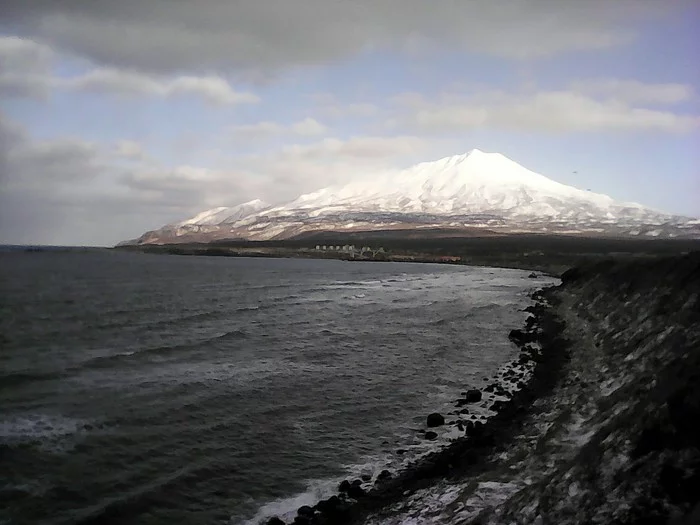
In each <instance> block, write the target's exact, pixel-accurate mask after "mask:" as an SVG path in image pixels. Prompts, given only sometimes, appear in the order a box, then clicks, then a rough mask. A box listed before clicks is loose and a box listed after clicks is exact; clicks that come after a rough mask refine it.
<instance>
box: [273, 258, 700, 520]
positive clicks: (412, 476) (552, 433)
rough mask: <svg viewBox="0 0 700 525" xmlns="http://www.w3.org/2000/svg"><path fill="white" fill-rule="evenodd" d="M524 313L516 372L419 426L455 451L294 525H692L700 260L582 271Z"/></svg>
mask: <svg viewBox="0 0 700 525" xmlns="http://www.w3.org/2000/svg"><path fill="white" fill-rule="evenodd" d="M533 299H535V304H534V305H533V306H530V307H528V311H529V312H530V313H531V314H532V315H531V316H530V317H529V318H528V320H527V324H526V326H525V327H523V328H522V329H520V330H513V331H512V332H511V334H510V337H511V340H512V341H513V342H514V343H515V344H517V345H518V346H519V347H520V349H521V353H520V355H519V357H518V359H517V360H516V361H514V362H512V363H510V364H509V365H508V366H506V367H505V368H504V369H503V370H501V372H500V373H499V374H498V376H497V377H495V378H492V379H493V380H492V381H491V382H489V384H488V385H487V386H486V387H485V388H480V389H476V388H467V389H465V392H464V393H463V396H462V397H461V398H460V399H458V400H455V409H454V410H453V411H451V412H450V413H448V414H430V415H426V416H427V417H426V430H425V438H426V439H431V438H433V434H431V432H433V429H434V428H435V427H437V426H442V425H443V424H444V425H452V426H453V427H455V428H456V429H457V430H458V431H459V432H460V434H462V435H461V437H459V438H457V439H455V440H454V441H453V442H452V443H450V444H449V445H447V446H446V447H445V448H443V449H442V450H440V451H438V452H434V453H431V454H429V455H427V456H425V457H423V458H421V459H419V460H417V461H416V462H415V463H413V464H411V465H410V466H408V467H407V468H406V469H404V470H403V471H401V472H389V471H382V472H380V473H375V475H374V476H371V477H369V476H368V477H367V479H358V480H347V481H346V482H343V483H342V484H341V486H339V488H338V494H337V495H335V496H332V497H331V498H328V499H326V500H324V501H321V502H318V503H317V504H316V505H315V506H313V507H311V506H309V507H302V508H300V509H299V510H298V513H297V516H296V518H295V519H294V521H293V523H295V524H298V525H304V524H318V525H322V524H336V523H337V524H343V523H376V524H380V523H382V524H387V525H390V524H397V525H398V524H401V523H415V524H420V523H426V524H427V523H450V524H453V523H454V524H461V523H464V524H467V523H475V524H480V525H485V524H487V523H488V524H501V523H503V524H511V523H518V524H525V523H532V524H538V525H539V524H542V525H545V524H549V523H551V524H583V523H600V524H608V523H613V524H617V525H627V524H629V525H631V524H638V523H643V524H656V523H673V524H674V525H690V524H694V523H700V505H699V504H698V501H700V496H698V495H699V494H700V450H699V449H698V446H699V445H698V444H700V254H691V255H687V256H680V257H669V258H661V259H645V260H636V261H625V262H614V261H607V262H601V263H596V264H592V265H588V266H583V267H579V268H576V269H572V270H570V271H568V272H566V273H565V274H564V275H563V277H562V285H561V286H558V287H554V288H549V289H546V290H542V291H540V292H537V293H536V294H535V295H534V297H533ZM465 386H467V387H468V386H469V385H465ZM474 403H481V404H484V403H485V404H487V407H488V408H489V409H490V410H491V413H492V415H491V417H489V418H488V419H487V420H486V421H485V422H484V421H483V420H481V419H480V418H476V417H474V418H473V415H472V414H471V413H470V406H472V404H474ZM267 523H268V524H269V525H281V524H282V523H284V522H283V521H282V520H280V519H278V518H271V519H270V520H269V521H268V522H267Z"/></svg>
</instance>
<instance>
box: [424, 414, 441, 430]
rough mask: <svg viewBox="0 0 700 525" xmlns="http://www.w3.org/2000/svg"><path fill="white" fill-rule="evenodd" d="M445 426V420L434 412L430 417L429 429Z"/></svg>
mask: <svg viewBox="0 0 700 525" xmlns="http://www.w3.org/2000/svg"><path fill="white" fill-rule="evenodd" d="M444 424H445V418H444V417H442V415H441V414H438V413H437V412H433V413H432V414H430V415H429V416H428V428H434V427H439V426H441V425H444Z"/></svg>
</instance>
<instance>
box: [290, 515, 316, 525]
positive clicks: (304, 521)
mask: <svg viewBox="0 0 700 525" xmlns="http://www.w3.org/2000/svg"><path fill="white" fill-rule="evenodd" d="M311 519H312V518H311V517H310V516H297V517H296V518H294V522H293V523H294V525H311Z"/></svg>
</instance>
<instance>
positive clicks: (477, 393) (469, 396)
mask: <svg viewBox="0 0 700 525" xmlns="http://www.w3.org/2000/svg"><path fill="white" fill-rule="evenodd" d="M481 397H482V395H481V390H478V389H476V388H472V389H471V390H467V391H466V392H465V393H464V399H465V400H466V402H467V403H478V402H479V401H481Z"/></svg>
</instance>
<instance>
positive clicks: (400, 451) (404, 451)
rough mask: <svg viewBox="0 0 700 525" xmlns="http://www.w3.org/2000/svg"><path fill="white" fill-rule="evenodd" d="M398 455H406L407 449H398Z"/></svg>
mask: <svg viewBox="0 0 700 525" xmlns="http://www.w3.org/2000/svg"><path fill="white" fill-rule="evenodd" d="M396 453H397V454H398V455H399V456H402V455H403V454H405V453H406V449H403V448H400V449H398V450H397V451H396Z"/></svg>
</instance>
